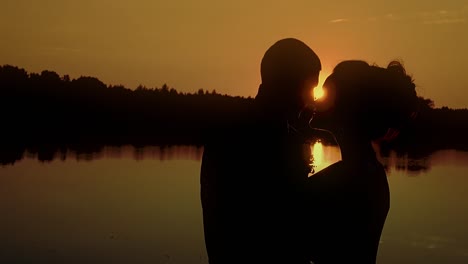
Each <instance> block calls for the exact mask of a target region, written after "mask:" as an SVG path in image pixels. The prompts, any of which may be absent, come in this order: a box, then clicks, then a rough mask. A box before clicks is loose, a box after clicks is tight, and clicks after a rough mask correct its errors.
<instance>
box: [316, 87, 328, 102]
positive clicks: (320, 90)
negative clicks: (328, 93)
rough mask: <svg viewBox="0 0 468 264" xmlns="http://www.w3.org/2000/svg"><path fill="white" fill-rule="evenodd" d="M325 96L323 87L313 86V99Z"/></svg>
mask: <svg viewBox="0 0 468 264" xmlns="http://www.w3.org/2000/svg"><path fill="white" fill-rule="evenodd" d="M324 96H325V89H323V87H322V86H317V87H315V88H314V100H317V99H320V98H322V97H324Z"/></svg>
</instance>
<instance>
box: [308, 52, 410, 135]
mask: <svg viewBox="0 0 468 264" xmlns="http://www.w3.org/2000/svg"><path fill="white" fill-rule="evenodd" d="M324 89H326V91H327V96H326V97H325V98H323V99H320V100H318V101H317V102H316V104H317V105H316V107H317V112H318V115H319V116H322V117H325V118H326V119H327V122H326V123H328V124H324V125H323V126H325V127H324V128H326V129H330V130H336V129H346V130H348V131H353V132H357V133H359V134H360V135H361V136H363V137H365V138H367V139H371V140H374V139H378V138H381V137H383V136H384V135H385V134H386V133H387V131H388V130H389V129H391V128H393V129H399V128H400V127H401V126H402V125H404V124H405V123H406V122H408V121H409V120H410V117H411V116H412V115H413V113H414V112H415V111H416V106H417V95H416V91H415V85H414V83H413V80H412V78H411V77H410V76H408V75H407V74H406V71H405V69H404V67H403V65H402V64H401V63H399V62H396V61H393V62H391V63H390V64H389V65H388V66H387V67H386V68H382V67H378V66H374V65H369V64H368V63H366V62H364V61H343V62H341V63H339V64H338V65H337V66H336V67H335V69H334V70H333V73H332V74H331V75H330V76H329V77H328V78H327V80H326V81H325V83H324ZM318 125H320V124H318ZM332 132H333V131H332Z"/></svg>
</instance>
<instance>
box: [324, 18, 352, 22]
mask: <svg viewBox="0 0 468 264" xmlns="http://www.w3.org/2000/svg"><path fill="white" fill-rule="evenodd" d="M348 21H349V19H347V18H338V19H333V20H330V21H329V22H330V23H344V22H348Z"/></svg>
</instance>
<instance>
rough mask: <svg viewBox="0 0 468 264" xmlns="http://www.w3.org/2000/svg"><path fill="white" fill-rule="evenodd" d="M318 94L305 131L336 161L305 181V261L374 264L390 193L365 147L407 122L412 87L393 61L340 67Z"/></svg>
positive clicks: (412, 110) (412, 102)
mask: <svg viewBox="0 0 468 264" xmlns="http://www.w3.org/2000/svg"><path fill="white" fill-rule="evenodd" d="M324 89H325V92H326V96H325V97H324V98H323V99H321V100H318V101H317V105H316V108H317V114H316V117H315V119H314V120H313V125H314V126H315V127H318V128H322V129H324V130H327V131H330V132H331V133H332V134H333V135H334V136H335V138H336V141H337V143H338V144H339V146H340V149H341V156H342V160H341V161H339V162H337V163H335V164H333V165H331V166H329V167H327V168H325V169H324V170H322V171H320V172H318V173H316V174H315V175H313V176H312V177H310V178H309V182H308V186H307V188H308V191H309V192H308V194H310V196H309V198H310V205H311V206H312V208H311V209H310V208H309V209H310V210H311V211H312V215H311V218H310V222H309V223H310V226H309V227H308V229H309V230H311V233H310V234H309V237H310V239H311V245H310V249H311V252H310V254H311V259H312V261H313V262H314V263H316V264H320V263H375V261H376V255H377V250H378V246H379V241H380V235H381V232H382V229H383V226H384V222H385V219H386V217H387V213H388V211H389V208H390V194H389V187H388V183H387V179H386V173H385V170H384V168H383V166H382V165H381V164H380V163H379V161H378V160H377V158H376V154H375V152H374V150H373V147H372V142H373V141H378V140H382V139H384V140H389V139H391V138H393V137H395V136H396V135H397V134H398V133H397V131H399V130H400V129H402V128H403V126H404V125H405V123H406V122H408V121H410V119H411V117H412V116H414V113H415V107H416V101H417V96H416V92H415V85H414V83H413V81H412V79H411V77H410V76H408V75H407V74H406V72H405V70H404V68H403V66H402V65H401V64H400V63H398V62H391V63H390V64H389V65H388V67H387V68H381V67H377V66H371V65H369V64H367V63H366V62H363V61H344V62H342V63H340V64H338V65H337V66H336V67H335V69H334V71H333V73H332V74H331V75H330V76H329V77H328V78H327V80H326V81H325V84H324Z"/></svg>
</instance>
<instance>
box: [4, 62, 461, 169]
mask: <svg viewBox="0 0 468 264" xmlns="http://www.w3.org/2000/svg"><path fill="white" fill-rule="evenodd" d="M419 99H420V105H421V107H420V111H419V115H418V118H416V119H415V120H414V122H413V123H411V124H410V127H409V128H408V129H407V130H405V132H404V133H402V134H401V136H400V137H399V138H398V140H397V141H395V142H393V143H392V144H391V145H388V148H392V149H397V150H400V151H406V150H412V151H414V152H418V151H420V150H424V151H432V150H434V149H441V148H456V149H468V147H467V146H468V139H467V137H466V136H465V135H466V134H467V132H468V122H467V121H468V110H467V109H450V108H447V107H442V108H435V107H434V103H433V101H432V100H430V99H426V98H422V97H421V98H419ZM252 102H253V99H252V98H250V97H248V98H245V97H240V96H230V95H226V94H219V93H217V92H216V91H215V90H213V91H211V92H208V91H205V90H203V89H200V90H198V91H197V92H195V93H182V92H179V91H177V90H176V89H175V88H172V87H169V86H168V85H166V84H164V85H162V86H161V87H159V88H147V87H144V86H142V85H140V86H138V87H137V88H136V89H134V90H132V89H129V88H126V87H124V86H123V85H106V84H104V83H103V82H102V81H100V80H99V79H97V78H95V77H89V76H81V77H79V78H76V79H71V78H70V77H69V76H68V75H64V76H60V75H59V74H57V73H56V72H53V71H48V70H44V71H42V72H41V73H28V72H27V71H26V70H24V69H22V68H19V67H16V66H11V65H4V66H0V113H1V115H2V120H1V121H2V129H1V132H0V133H1V134H0V145H1V146H2V150H1V151H0V163H8V162H13V161H15V160H17V159H20V158H21V156H22V155H23V153H24V150H26V149H27V150H28V151H30V152H33V153H34V152H37V153H39V154H40V157H39V158H40V159H42V160H50V159H52V157H53V155H54V153H57V152H64V151H65V150H66V149H73V150H75V151H76V152H83V153H86V152H95V151H99V149H101V148H102V147H103V146H106V145H112V146H121V145H134V146H135V147H143V146H148V145H159V146H163V145H173V144H179V145H184V144H187V145H202V144H203V143H204V141H205V140H206V137H207V135H212V134H216V133H217V131H216V130H217V129H219V130H220V131H221V130H222V128H223V126H226V125H227V124H228V123H232V122H238V121H239V120H240V119H242V118H243V116H244V114H245V111H244V110H246V109H248V107H249V105H250V104H251V103H252ZM320 137H322V138H323V140H324V141H328V142H330V143H333V140H332V138H331V137H329V136H327V135H320Z"/></svg>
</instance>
